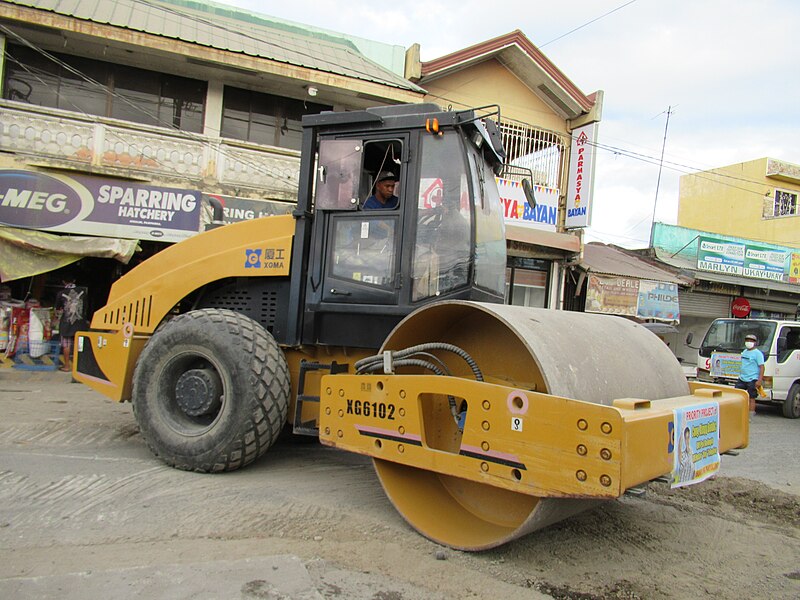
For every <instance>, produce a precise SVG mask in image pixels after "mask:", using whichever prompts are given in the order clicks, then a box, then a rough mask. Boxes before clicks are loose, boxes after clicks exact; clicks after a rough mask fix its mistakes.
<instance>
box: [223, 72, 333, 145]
mask: <svg viewBox="0 0 800 600" xmlns="http://www.w3.org/2000/svg"><path fill="white" fill-rule="evenodd" d="M324 110H332V107H330V106H326V105H324V104H316V103H314V102H307V101H304V100H294V99H293V98H284V97H282V96H273V95H272V94H264V93H261V92H254V91H252V90H243V89H240V88H235V87H229V86H226V87H225V93H224V96H223V100H222V136H223V137H228V138H233V139H237V140H244V141H247V142H254V143H256V144H264V145H267V146H279V147H281V148H291V149H293V150H300V145H301V143H302V139H303V129H302V127H301V124H300V122H301V120H302V118H303V115H314V114H318V113H320V112H322V111H324Z"/></svg>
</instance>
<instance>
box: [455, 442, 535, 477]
mask: <svg viewBox="0 0 800 600" xmlns="http://www.w3.org/2000/svg"><path fill="white" fill-rule="evenodd" d="M459 454H460V455H461V456H469V457H470V458H477V459H480V460H487V461H489V462H493V463H497V464H498V465H505V466H507V467H514V468H516V469H522V470H523V471H527V470H528V469H527V468H526V467H525V465H524V464H523V463H521V462H519V457H518V456H517V455H515V454H506V453H505V452H497V451H496V450H488V451H484V450H483V449H482V448H479V447H478V446H468V445H466V444H464V445H462V446H461V450H460V451H459Z"/></svg>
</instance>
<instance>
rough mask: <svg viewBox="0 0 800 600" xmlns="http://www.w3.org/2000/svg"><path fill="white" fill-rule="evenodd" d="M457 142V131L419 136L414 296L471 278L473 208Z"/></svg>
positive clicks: (450, 287) (440, 291)
mask: <svg viewBox="0 0 800 600" xmlns="http://www.w3.org/2000/svg"><path fill="white" fill-rule="evenodd" d="M460 143H461V140H460V138H459V137H458V134H457V133H456V132H447V133H445V134H444V135H443V136H437V137H433V136H431V137H423V138H422V154H421V159H420V174H419V193H418V195H417V199H416V200H417V202H416V203H417V232H416V243H415V246H414V265H413V269H412V277H413V288H412V294H411V296H412V300H415V301H416V300H421V299H423V298H428V297H431V296H438V295H440V294H443V293H446V292H449V291H451V290H455V289H457V288H459V287H463V286H466V285H467V284H468V283H469V280H470V279H469V278H470V268H469V267H470V251H471V248H472V210H471V208H472V207H471V202H470V194H469V184H468V180H467V170H466V166H465V164H464V156H463V153H462V151H461V148H460Z"/></svg>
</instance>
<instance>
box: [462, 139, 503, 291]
mask: <svg viewBox="0 0 800 600" xmlns="http://www.w3.org/2000/svg"><path fill="white" fill-rule="evenodd" d="M469 163H470V168H471V171H472V180H473V184H472V185H473V189H474V190H475V196H474V197H475V200H474V201H475V285H477V286H479V287H482V288H484V289H486V290H489V291H491V292H495V293H497V294H499V295H502V294H503V292H504V289H505V267H506V227H505V221H504V219H503V214H502V212H501V210H500V207H501V202H502V201H501V200H500V193H499V192H498V190H497V183H496V181H495V178H494V173H493V172H492V170H491V169H490V168H489V165H487V164H486V162H485V161H484V160H482V159H481V157H480V155H478V154H477V152H476V151H475V150H472V151H471V152H470V160H469Z"/></svg>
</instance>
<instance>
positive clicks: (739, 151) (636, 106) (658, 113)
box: [216, 0, 800, 248]
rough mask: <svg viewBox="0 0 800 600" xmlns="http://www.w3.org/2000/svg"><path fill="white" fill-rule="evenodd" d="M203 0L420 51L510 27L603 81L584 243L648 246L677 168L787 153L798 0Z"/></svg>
mask: <svg viewBox="0 0 800 600" xmlns="http://www.w3.org/2000/svg"><path fill="white" fill-rule="evenodd" d="M216 1H217V2H218V3H221V4H229V5H232V6H238V7H240V8H245V9H248V10H252V11H254V12H258V13H261V14H267V15H271V16H274V17H279V18H281V19H286V20H291V21H295V22H298V23H303V24H307V25H312V26H314V27H321V28H325V29H329V30H332V31H337V32H343V33H347V34H350V35H357V36H359V37H363V38H367V39H371V40H376V41H381V42H385V43H388V44H396V45H399V46H403V47H406V48H407V47H408V46H410V45H412V44H414V43H419V44H420V46H421V50H420V51H421V58H422V60H423V61H429V60H432V59H434V58H438V57H440V56H443V55H445V54H449V53H451V52H454V51H456V50H459V49H461V48H465V47H467V46H471V45H473V44H476V43H479V42H482V41H485V40H489V39H492V38H494V37H497V36H499V35H503V34H506V33H509V32H511V31H513V30H515V29H519V30H521V31H522V32H523V33H524V34H525V35H526V36H527V37H528V38H529V39H530V40H531V41H532V42H533V43H534V44H535V45H536V46H538V47H539V48H540V49H541V50H542V51H543V52H544V53H545V54H546V55H547V57H548V58H549V59H550V60H551V61H552V62H553V63H554V64H555V65H556V66H557V67H558V68H559V69H560V70H561V71H562V72H563V73H564V74H565V75H566V76H567V77H568V78H569V79H571V80H572V81H573V83H575V84H576V85H577V86H578V87H579V88H580V89H581V90H582V91H583V92H584V93H586V94H591V93H592V92H594V91H596V90H603V92H604V102H603V115H602V120H601V122H600V126H599V131H598V138H597V142H598V143H599V144H600V145H602V146H604V147H609V149H598V151H597V158H596V160H597V162H596V172H595V186H594V205H593V209H592V211H593V212H592V225H591V227H590V228H589V229H588V230H587V232H586V240H587V241H601V242H605V243H610V244H617V245H620V246H625V247H629V248H644V247H647V246H648V242H649V236H650V228H651V223H652V221H653V215H654V214H655V220H656V221H658V222H663V223H670V224H675V223H676V222H677V215H678V188H679V178H680V176H681V175H684V174H686V173H693V172H697V171H703V170H706V169H711V168H715V167H721V166H725V165H729V164H734V163H739V162H746V161H750V160H755V159H759V158H763V157H766V156H769V157H771V158H776V159H779V160H783V161H787V162H790V163H795V164H800V2H798V1H797V0H759V1H758V2H755V1H750V2H730V0H570V1H563V0H562V1H558V2H542V1H541V0H522V1H515V0H494V1H493V2H478V1H475V0H458V1H455V0H423V1H418V0H404V1H403V2H396V3H389V2H378V3H376V2H366V1H364V0H340V1H338V2H326V1H314V0H293V1H292V2H285V3H277V2H264V1H263V0H216ZM598 17H601V18H598ZM498 100H500V104H501V105H502V99H498ZM668 110H669V111H670V113H669V124H668V126H667V111H668ZM665 134H666V136H665ZM662 147H663V150H664V156H663V161H662V160H661V154H662ZM754 201H756V202H759V203H760V202H761V197H755V198H754Z"/></svg>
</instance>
